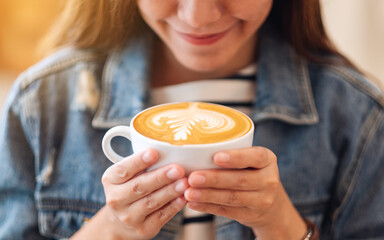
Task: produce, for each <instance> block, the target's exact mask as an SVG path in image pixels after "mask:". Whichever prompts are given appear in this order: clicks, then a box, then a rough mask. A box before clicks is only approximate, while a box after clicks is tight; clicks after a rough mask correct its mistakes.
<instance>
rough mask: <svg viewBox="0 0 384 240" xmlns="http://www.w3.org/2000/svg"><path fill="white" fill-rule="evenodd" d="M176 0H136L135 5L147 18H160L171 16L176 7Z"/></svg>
mask: <svg viewBox="0 0 384 240" xmlns="http://www.w3.org/2000/svg"><path fill="white" fill-rule="evenodd" d="M177 2H178V0H137V1H136V3H137V7H138V8H139V10H140V12H141V14H142V16H143V17H144V18H147V19H154V20H155V19H156V20H162V19H165V18H167V17H169V16H171V15H172V14H173V13H174V12H175V11H176V8H177Z"/></svg>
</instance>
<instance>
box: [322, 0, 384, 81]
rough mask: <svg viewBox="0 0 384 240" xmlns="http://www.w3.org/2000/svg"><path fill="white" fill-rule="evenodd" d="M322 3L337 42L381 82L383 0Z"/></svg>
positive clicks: (383, 75)
mask: <svg viewBox="0 0 384 240" xmlns="http://www.w3.org/2000/svg"><path fill="white" fill-rule="evenodd" d="M322 4H323V16H324V20H325V23H326V27H327V29H328V33H329V35H330V37H331V38H332V39H333V41H334V43H335V44H336V46H337V47H339V49H341V51H342V52H343V53H344V54H345V55H347V56H348V57H349V58H350V59H351V60H352V61H353V62H355V63H356V64H357V65H358V66H360V67H361V68H362V69H363V70H365V71H367V72H369V73H371V74H372V75H374V76H375V77H376V78H378V79H379V80H380V81H381V82H383V83H384V0H322Z"/></svg>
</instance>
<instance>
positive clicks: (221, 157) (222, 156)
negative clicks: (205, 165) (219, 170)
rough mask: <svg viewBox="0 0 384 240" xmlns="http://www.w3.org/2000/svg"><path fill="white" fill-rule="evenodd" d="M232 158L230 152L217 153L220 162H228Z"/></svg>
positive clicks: (217, 159)
mask: <svg viewBox="0 0 384 240" xmlns="http://www.w3.org/2000/svg"><path fill="white" fill-rule="evenodd" d="M230 159H231V156H229V154H228V153H224V152H219V153H217V154H216V155H215V160H216V161H218V162H222V163H226V162H229V160H230Z"/></svg>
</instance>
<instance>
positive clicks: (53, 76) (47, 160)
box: [0, 31, 384, 240]
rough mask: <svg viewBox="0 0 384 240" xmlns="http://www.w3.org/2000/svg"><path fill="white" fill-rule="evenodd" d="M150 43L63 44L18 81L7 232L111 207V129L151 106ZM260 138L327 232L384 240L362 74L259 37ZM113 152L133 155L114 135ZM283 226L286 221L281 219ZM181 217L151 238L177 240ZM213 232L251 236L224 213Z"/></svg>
mask: <svg viewBox="0 0 384 240" xmlns="http://www.w3.org/2000/svg"><path fill="white" fill-rule="evenodd" d="M148 45H149V44H148V42H147V41H141V40H140V41H136V42H135V41H133V42H131V43H130V44H129V45H127V46H126V47H124V48H121V49H119V50H116V51H113V52H111V53H109V54H101V53H97V52H95V51H92V50H77V49H73V48H66V49H63V50H61V51H59V52H57V53H55V54H53V55H52V56H50V57H48V58H47V59H45V60H43V61H42V62H40V63H38V64H37V65H35V66H33V67H31V68H30V69H28V70H27V71H25V72H24V73H23V74H21V75H20V76H19V78H18V79H17V81H16V83H15V84H14V86H13V88H12V90H11V92H10V95H9V97H8V100H7V103H6V106H5V111H4V112H3V113H2V115H1V123H0V239H65V238H69V237H70V236H71V235H73V234H74V233H75V232H76V231H78V230H79V228H80V227H81V226H82V225H83V224H84V222H85V221H86V219H89V218H91V217H92V216H93V215H94V214H95V213H96V212H97V211H98V210H99V209H100V208H101V207H102V206H103V205H104V204H105V195H104V191H103V187H102V184H101V181H100V180H101V176H102V174H103V172H104V171H105V170H106V169H107V168H108V167H109V166H110V165H111V163H110V162H109V161H108V160H107V159H106V157H105V156H104V154H103V152H102V150H101V140H102V137H103V135H104V134H105V132H106V131H107V130H108V128H110V127H113V126H116V125H120V124H124V125H128V124H129V122H130V119H131V118H132V116H134V115H135V114H136V113H138V112H139V111H140V110H142V109H143V108H145V107H148V72H149V71H148V62H149V61H148V58H149V53H150V48H149V47H148ZM256 85H257V88H256V89H255V91H256V99H255V102H254V108H253V111H252V114H251V116H250V117H251V118H252V119H253V121H254V123H255V126H256V128H255V135H254V145H258V146H264V147H267V148H269V149H271V150H272V151H273V152H274V153H275V154H276V155H277V157H278V165H279V171H280V178H281V181H282V183H283V185H284V187H285V190H286V191H287V193H288V195H289V196H290V199H291V201H292V202H293V204H294V206H295V207H296V208H297V210H298V211H299V212H300V214H301V215H302V216H303V217H306V218H308V219H310V220H312V221H313V222H314V223H315V224H316V225H317V227H318V228H319V230H320V235H321V238H322V239H355V240H356V239H364V240H367V239H372V240H373V239H384V95H383V93H382V92H381V91H380V90H379V89H378V88H377V87H375V86H374V85H373V84H371V83H370V82H369V81H367V80H366V79H365V78H364V77H362V76H361V74H359V73H357V72H356V71H355V70H353V69H351V68H349V67H345V66H338V65H332V64H316V63H313V62H310V61H308V60H306V59H304V58H302V57H301V56H300V55H298V54H297V53H296V52H295V51H294V50H293V48H292V47H291V46H290V45H289V44H288V43H287V42H285V41H284V40H282V39H281V38H279V37H278V35H277V34H276V33H274V32H273V31H264V32H263V33H260V49H259V56H258V77H257V84H256ZM113 144H114V149H115V150H116V151H117V152H119V153H121V154H125V155H129V154H131V147H130V143H129V142H128V141H125V140H121V139H117V140H116V141H115V142H113ZM276 221H279V219H276ZM181 222H182V216H181V213H179V214H177V215H176V216H175V217H174V218H173V219H172V220H171V221H170V222H168V223H167V224H166V225H165V226H164V228H163V229H162V230H161V231H160V233H159V234H158V236H157V237H156V238H155V239H159V240H162V239H173V238H174V237H175V234H176V233H177V232H178V231H179V230H180V227H181ZM215 226H216V230H217V234H216V238H217V239H220V240H226V239H228V240H234V239H253V238H254V236H253V234H252V231H251V230H250V229H249V228H247V227H245V226H242V225H241V224H239V223H238V222H235V221H233V220H231V219H227V218H223V217H216V218H215Z"/></svg>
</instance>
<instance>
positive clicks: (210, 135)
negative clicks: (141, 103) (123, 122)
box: [133, 102, 252, 145]
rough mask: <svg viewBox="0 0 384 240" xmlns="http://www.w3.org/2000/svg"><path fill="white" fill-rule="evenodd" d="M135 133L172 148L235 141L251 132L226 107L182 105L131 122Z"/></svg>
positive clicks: (246, 120)
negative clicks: (167, 144) (174, 146)
mask: <svg viewBox="0 0 384 240" xmlns="http://www.w3.org/2000/svg"><path fill="white" fill-rule="evenodd" d="M133 126H134V128H135V129H136V131H137V132H138V133H140V134H141V135H143V136H146V137H148V138H152V139H155V140H158V141H162V142H167V143H170V144H172V145H189V144H209V143H219V142H225V141H229V140H233V139H237V138H239V137H241V136H243V135H245V134H246V133H248V132H249V131H250V130H251V128H252V123H251V120H250V119H249V118H248V117H247V116H245V115H244V114H243V113H241V112H239V111H237V110H234V109H232V108H229V107H225V106H221V105H217V104H211V103H202V102H184V103H174V104H167V105H159V106H156V107H153V108H150V109H148V110H146V111H144V112H142V113H141V114H139V115H138V116H137V117H136V118H135V120H134V121H133Z"/></svg>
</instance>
